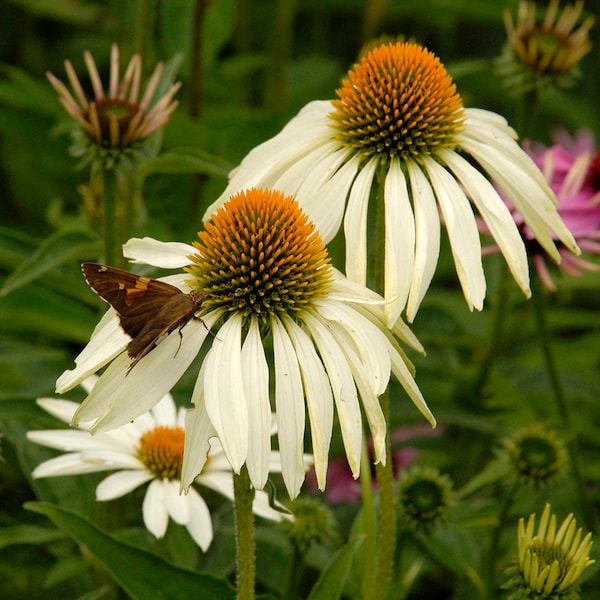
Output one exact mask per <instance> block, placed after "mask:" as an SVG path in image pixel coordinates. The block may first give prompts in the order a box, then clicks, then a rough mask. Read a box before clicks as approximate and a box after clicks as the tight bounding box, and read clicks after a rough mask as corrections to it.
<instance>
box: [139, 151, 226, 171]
mask: <svg viewBox="0 0 600 600" xmlns="http://www.w3.org/2000/svg"><path fill="white" fill-rule="evenodd" d="M233 167H234V165H232V164H231V163H229V162H228V161H226V160H224V159H222V158H219V157H218V156H214V155H212V154H210V153H208V152H205V151H204V150H201V149H200V148H177V149H175V150H171V151H169V152H165V153H164V154H162V155H161V156H159V157H158V158H156V159H154V160H151V161H148V162H146V163H144V165H143V166H142V167H141V168H140V172H141V174H142V177H146V176H148V175H151V174H153V173H172V174H176V173H201V174H204V175H216V176H217V177H223V178H226V177H227V175H228V173H229V171H231V169H233Z"/></svg>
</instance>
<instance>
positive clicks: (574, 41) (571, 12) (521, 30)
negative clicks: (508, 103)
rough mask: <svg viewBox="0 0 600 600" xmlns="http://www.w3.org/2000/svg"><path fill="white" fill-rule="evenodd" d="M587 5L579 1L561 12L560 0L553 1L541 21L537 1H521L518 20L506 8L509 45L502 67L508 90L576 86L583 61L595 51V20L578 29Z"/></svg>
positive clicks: (505, 21)
mask: <svg viewBox="0 0 600 600" xmlns="http://www.w3.org/2000/svg"><path fill="white" fill-rule="evenodd" d="M583 6H584V2H583V0H577V1H576V2H575V3H574V4H566V5H565V6H564V7H563V8H562V10H560V0H550V3H549V4H548V7H547V9H546V11H545V13H544V17H543V19H541V20H540V19H538V15H537V6H536V3H535V2H528V1H526V0H520V2H519V8H518V12H517V17H516V19H515V20H514V21H513V17H512V14H511V11H510V10H509V9H505V11H504V25H505V27H506V34H507V36H508V44H507V46H506V48H505V50H504V52H503V54H502V55H501V57H500V58H499V60H498V66H499V70H500V72H501V73H502V74H503V75H504V76H505V77H506V81H505V83H506V85H507V87H509V88H511V89H512V90H513V91H518V92H520V93H522V92H526V91H530V90H532V89H540V88H543V87H546V86H548V85H556V86H558V87H569V86H570V85H572V83H573V81H574V79H575V77H576V76H577V75H578V73H577V70H576V68H577V65H578V63H579V61H580V60H581V59H582V58H583V57H584V56H585V55H586V54H587V53H588V52H589V51H590V50H591V48H592V43H591V41H590V38H589V31H590V29H591V27H592V25H593V24H594V18H593V17H591V16H588V17H587V18H586V19H585V20H584V21H583V23H581V24H580V25H579V27H577V24H578V22H579V19H580V17H581V14H582V12H583Z"/></svg>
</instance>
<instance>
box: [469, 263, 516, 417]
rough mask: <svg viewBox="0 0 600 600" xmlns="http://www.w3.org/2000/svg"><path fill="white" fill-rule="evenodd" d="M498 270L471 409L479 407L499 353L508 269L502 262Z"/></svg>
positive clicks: (506, 306) (471, 398)
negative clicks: (484, 348) (487, 336)
mask: <svg viewBox="0 0 600 600" xmlns="http://www.w3.org/2000/svg"><path fill="white" fill-rule="evenodd" d="M500 269H501V271H500V281H499V283H498V291H497V295H496V301H495V303H494V304H493V305H492V306H491V310H492V325H491V328H490V339H489V342H488V344H487V349H486V351H485V355H484V357H483V360H482V361H481V363H480V365H479V371H478V372H477V375H476V378H475V382H474V384H473V388H472V392H471V396H470V397H469V398H468V400H469V402H470V405H471V407H472V408H477V407H478V406H479V401H480V400H481V398H482V396H483V390H484V388H485V386H486V385H487V382H488V380H489V377H490V373H491V371H492V367H493V366H494V363H495V362H496V358H497V357H498V354H499V352H500V346H501V342H502V332H503V330H504V323H505V321H506V315H507V314H508V269H507V266H506V263H505V262H504V260H502V261H501V266H500Z"/></svg>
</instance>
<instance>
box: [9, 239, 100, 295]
mask: <svg viewBox="0 0 600 600" xmlns="http://www.w3.org/2000/svg"><path fill="white" fill-rule="evenodd" d="M100 248H101V246H100V242H99V240H98V239H97V238H96V237H95V235H94V234H93V233H92V232H90V231H87V230H85V229H67V230H60V231H57V232H56V233H54V234H52V235H51V236H50V237H49V238H47V239H46V240H44V241H43V242H42V243H41V244H40V246H39V247H38V248H37V250H36V251H35V252H34V253H33V254H32V255H31V256H30V257H29V258H27V259H26V260H24V261H23V262H22V263H21V264H20V265H19V266H18V267H17V268H16V269H15V270H14V271H13V272H12V273H11V274H10V275H9V276H8V277H7V278H6V281H5V282H4V286H3V287H2V290H0V297H1V296H7V295H8V294H10V293H11V292H14V291H15V290H18V289H19V288H21V287H23V286H24V285H26V284H28V283H31V282H32V281H34V280H35V279H37V278H38V277H41V276H42V275H45V274H46V273H48V272H50V271H52V270H53V269H55V268H57V267H59V266H60V265H62V264H64V263H67V262H70V261H78V262H79V261H81V260H84V259H86V258H90V257H91V256H95V255H98V254H99V253H100Z"/></svg>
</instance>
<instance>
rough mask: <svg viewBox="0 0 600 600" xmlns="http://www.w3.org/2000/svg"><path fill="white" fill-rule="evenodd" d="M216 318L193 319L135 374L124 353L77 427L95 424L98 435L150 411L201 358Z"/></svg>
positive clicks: (83, 410) (86, 404)
mask: <svg viewBox="0 0 600 600" xmlns="http://www.w3.org/2000/svg"><path fill="white" fill-rule="evenodd" d="M215 318H216V316H215V315H214V314H213V313H211V314H209V315H206V316H205V317H204V323H201V322H200V321H198V320H195V319H192V320H191V321H189V322H188V323H187V324H186V325H185V326H184V327H183V328H182V329H181V331H180V330H178V329H177V330H175V331H173V332H172V333H171V334H170V335H168V336H167V337H166V338H165V339H164V340H163V341H161V343H160V344H158V345H157V346H156V347H155V348H154V349H153V350H152V351H151V352H149V353H148V354H147V355H146V356H145V357H144V358H142V359H141V360H140V361H139V363H138V364H137V365H136V366H135V367H134V368H133V369H131V370H129V365H130V363H131V359H130V358H129V357H128V356H127V355H126V354H125V353H123V354H122V355H121V356H119V357H118V358H116V359H115V360H114V361H113V362H112V363H111V364H110V366H109V367H108V368H107V369H106V371H105V372H104V373H103V375H102V376H101V377H100V379H99V380H98V383H97V384H96V385H95V386H94V389H93V390H92V392H91V393H90V395H89V396H88V397H87V398H86V400H84V402H83V404H82V405H81V406H80V408H79V409H78V410H77V412H76V413H75V415H74V417H73V424H75V425H77V424H78V423H79V422H81V421H92V420H95V423H94V425H93V427H92V429H93V430H94V431H107V430H109V429H113V428H115V427H119V426H121V425H124V424H125V423H127V422H129V421H131V420H132V419H135V418H136V417H137V416H139V415H141V414H142V413H144V412H146V411H148V410H150V409H151V408H152V407H153V406H154V405H155V404H156V403H157V402H159V401H160V400H161V398H162V397H163V396H165V395H166V394H167V393H168V392H169V391H170V390H171V388H172V387H173V386H174V385H175V383H176V382H177V381H179V379H180V378H181V376H182V375H183V373H184V372H185V371H186V369H187V368H188V366H189V365H190V364H191V362H192V361H193V360H194V358H195V357H196V355H197V354H198V352H199V350H200V347H201V346H202V343H203V342H204V340H205V338H206V336H207V334H208V330H207V328H210V327H211V326H212V323H213V321H214V320H215Z"/></svg>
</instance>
